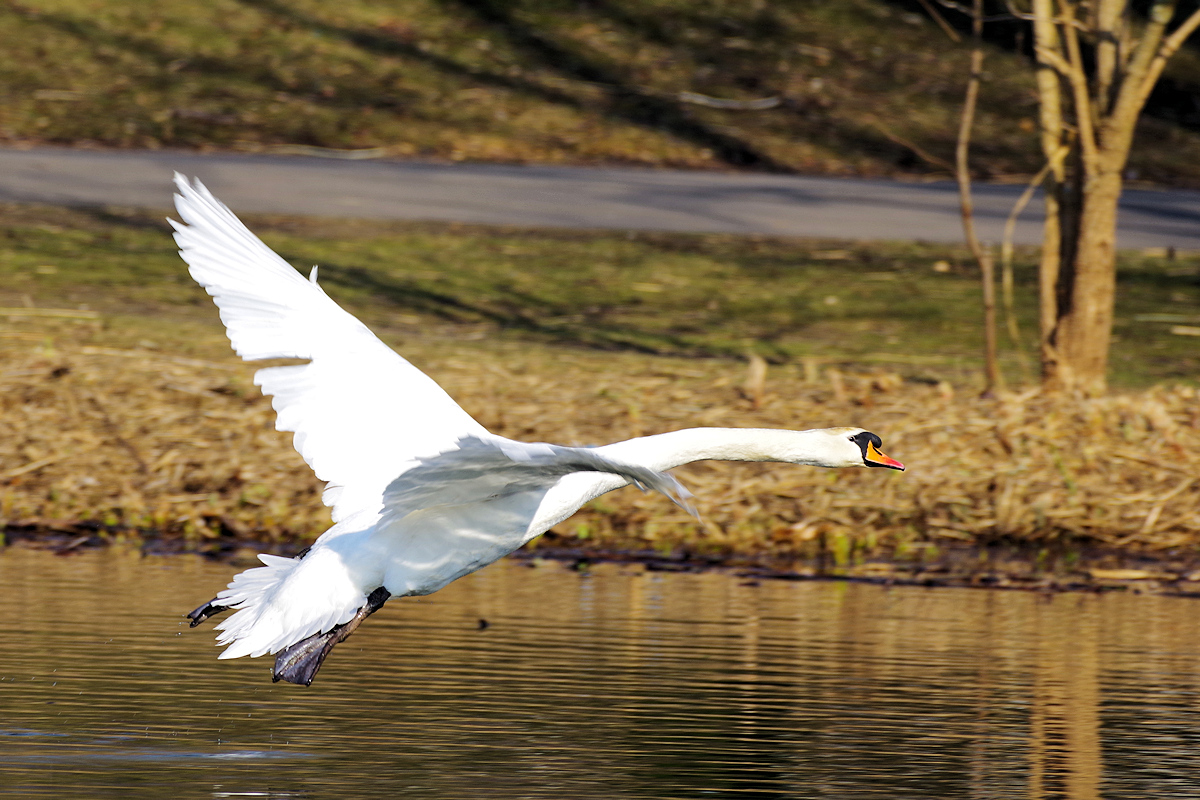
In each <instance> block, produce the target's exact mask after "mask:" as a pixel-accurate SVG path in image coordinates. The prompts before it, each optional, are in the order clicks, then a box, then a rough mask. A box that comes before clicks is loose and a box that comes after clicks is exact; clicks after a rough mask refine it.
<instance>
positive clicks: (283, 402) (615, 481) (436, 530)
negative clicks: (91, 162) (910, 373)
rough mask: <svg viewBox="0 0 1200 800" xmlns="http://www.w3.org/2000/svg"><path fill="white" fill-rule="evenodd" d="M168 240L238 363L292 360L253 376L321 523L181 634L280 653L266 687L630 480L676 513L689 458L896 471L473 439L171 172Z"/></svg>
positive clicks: (667, 448)
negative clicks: (313, 487) (303, 547)
mask: <svg viewBox="0 0 1200 800" xmlns="http://www.w3.org/2000/svg"><path fill="white" fill-rule="evenodd" d="M175 183H176V186H177V187H178V188H179V192H180V194H178V195H176V198H175V200H176V207H177V208H178V211H179V214H180V216H181V217H182V219H183V222H184V223H186V224H179V223H176V222H174V221H172V225H173V226H174V227H175V230H176V233H175V240H176V242H177V243H178V244H179V247H180V253H181V255H182V256H183V258H184V260H185V261H187V263H188V265H189V267H190V270H189V271H190V272H191V275H192V277H193V278H195V279H196V281H197V282H199V283H200V285H201V286H203V287H204V288H205V290H207V291H208V293H209V294H210V295H212V296H213V299H214V300H215V301H216V303H217V306H218V307H219V308H220V312H221V319H222V321H223V322H224V323H225V326H226V328H227V331H228V334H229V338H230V341H231V342H232V344H233V347H234V349H235V350H236V351H237V353H238V354H239V355H240V356H242V357H243V358H245V359H247V360H254V359H265V358H302V359H307V360H308V363H307V364H304V365H301V366H288V367H269V368H267V369H262V370H260V371H259V372H258V373H257V374H256V375H255V383H256V384H258V385H259V386H261V387H262V390H263V392H264V393H265V394H268V395H273V396H274V400H273V406H274V408H275V410H276V412H277V413H278V420H277V423H276V426H277V427H278V428H279V429H280V430H287V431H294V432H295V446H296V449H297V450H298V451H299V452H300V454H301V455H302V456H303V457H304V460H305V461H306V462H308V464H309V465H310V466H311V467H312V468H313V470H314V471H315V472H316V474H317V477H319V478H320V479H322V480H324V481H327V482H328V484H327V487H326V490H325V493H324V495H323V499H324V501H325V503H326V504H327V505H331V506H332V507H333V512H332V514H333V520H334V525H333V527H331V528H330V529H329V530H327V531H326V532H325V533H324V534H322V535H321V537H320V538H319V539H317V541H316V542H315V543H314V544H313V546H312V547H311V548H310V549H309V551H308V552H307V553H306V554H305V555H304V556H303V557H300V558H281V557H277V556H269V555H263V556H259V558H260V559H261V560H262V561H263V563H264V564H265V566H263V567H257V568H254V569H250V570H247V571H245V572H243V573H241V574H240V575H238V576H236V577H235V578H234V580H233V582H232V583H230V584H229V588H227V589H226V590H224V591H222V592H221V593H220V594H219V595H218V596H217V598H216V599H215V600H213V601H212V602H211V603H209V604H206V605H205V606H202V607H200V608H198V609H197V610H196V611H194V612H193V613H192V615H191V616H192V619H193V624H195V623H197V622H200V621H202V620H203V619H206V618H207V617H209V616H211V615H213V614H215V613H218V612H220V611H223V610H225V609H235V610H236V613H234V614H233V616H232V617H230V618H229V619H228V620H226V621H225V622H224V623H223V624H221V625H220V626H218V627H219V629H221V630H222V633H221V635H220V637H219V639H218V641H219V643H221V644H227V645H229V646H228V648H227V649H226V650H225V652H224V653H222V654H221V656H220V657H221V658H237V657H240V656H247V655H248V656H260V655H263V654H266V653H278V652H280V651H284V652H283V653H281V655H280V656H279V659H278V660H277V662H276V679H280V678H283V679H286V680H292V681H294V682H299V683H306V684H307V683H309V682H311V680H312V676H313V675H314V674H315V672H316V670H317V668H319V666H320V664H321V662H322V660H323V659H324V657H325V655H327V654H328V652H329V649H330V648H331V647H332V646H333V645H334V644H336V643H337V642H338V641H341V639H344V638H345V636H347V635H349V633H350V631H352V630H353V629H354V627H356V626H357V625H358V623H360V622H361V621H362V620H363V619H365V617H366V616H367V615H369V614H370V613H371V612H373V611H374V610H375V609H377V608H378V607H379V606H381V605H382V604H383V602H384V601H385V600H386V599H387V597H388V596H390V595H400V596H402V595H424V594H430V593H432V592H436V591H437V590H438V589H440V588H442V587H443V586H445V585H446V584H448V583H450V582H451V581H453V580H456V579H457V578H460V577H462V576H463V575H466V574H468V573H470V572H473V571H475V570H477V569H479V568H480V567H483V566H486V565H487V564H490V563H492V562H493V561H495V560H497V559H499V558H501V557H503V556H504V555H506V554H508V553H511V552H512V551H514V550H516V549H517V548H519V547H521V545H523V544H525V543H526V542H528V541H529V540H530V539H533V538H534V537H536V536H538V535H540V534H542V533H544V532H545V531H547V530H549V529H550V528H551V527H553V526H554V525H556V524H557V523H559V522H561V521H562V520H564V519H566V518H567V517H569V516H570V515H571V514H573V513H574V512H575V511H576V510H577V509H578V508H579V507H580V506H582V505H583V504H584V503H586V502H588V501H589V500H591V499H593V498H596V497H599V496H600V495H602V494H604V493H605V492H609V491H612V490H613V489H617V488H619V487H621V486H626V485H628V484H630V483H635V484H637V485H639V486H642V487H644V488H652V489H655V490H657V491H660V492H662V493H664V494H666V495H667V496H668V497H670V498H671V499H672V500H674V501H675V502H676V503H678V504H679V505H681V506H683V507H684V508H687V509H688V510H689V511H690V510H691V509H690V506H689V505H688V502H687V498H688V497H690V495H689V493H688V492H687V490H686V489H684V488H683V487H682V486H681V485H680V484H679V483H678V482H677V481H676V480H675V479H674V478H673V477H671V476H670V475H668V474H666V472H665V471H666V470H669V469H671V468H672V467H676V466H679V465H681V464H686V463H690V462H692V461H699V460H704V459H720V460H731V461H784V462H790V463H794V464H808V465H813V466H822V467H852V466H859V467H861V466H881V467H890V468H893V469H903V465H901V464H900V463H899V462H897V461H894V460H892V459H890V458H888V457H887V456H885V455H883V454H882V453H880V452H879V451H878V450H877V449H876V448H877V447H878V445H879V437H877V436H875V435H874V434H872V433H868V432H866V431H863V430H862V429H860V428H827V429H821V430H810V431H782V430H755V429H722V428H694V429H690V430H682V431H675V432H672V433H664V434H659V435H657V436H646V437H641V438H638V439H630V440H628V441H624V442H617V443H616V444H610V445H606V446H604V447H596V448H572V447H559V446H555V445H547V444H527V443H524V442H515V441H512V440H510V439H506V438H504V437H501V436H496V435H494V434H491V433H489V432H488V431H487V430H486V429H484V428H483V426H481V425H480V424H479V423H478V422H476V421H475V420H474V419H472V418H471V417H470V416H469V415H468V414H467V413H466V412H465V411H463V410H462V409H461V408H460V407H459V406H458V405H457V404H456V403H455V402H454V401H453V400H452V399H451V398H450V397H449V395H447V394H446V393H445V392H444V391H443V390H442V389H441V388H440V387H439V386H438V385H437V384H436V383H434V382H433V381H432V380H431V379H430V378H429V377H428V376H426V375H425V374H424V373H422V372H420V371H419V370H418V369H417V368H415V367H414V366H412V365H411V364H409V363H408V362H407V361H405V360H404V359H403V358H401V357H400V356H399V355H397V354H396V353H395V352H394V351H393V350H391V349H390V348H388V347H387V346H386V345H384V344H383V343H382V342H380V341H379V340H378V339H377V338H376V337H375V336H374V335H373V334H372V333H371V332H370V331H369V330H368V329H367V328H366V326H364V325H363V324H362V323H361V322H359V321H358V320H357V319H355V318H354V317H353V316H351V315H350V314H349V313H347V312H346V311H344V310H342V309H341V308H340V307H339V306H338V305H337V304H336V303H334V302H333V301H332V300H331V299H330V298H329V297H328V296H327V295H326V294H325V292H324V291H323V290H322V289H321V288H320V287H319V286H318V285H317V283H316V269H315V268H314V270H313V275H312V277H311V280H306V279H305V278H303V277H302V276H301V275H300V274H299V273H298V272H296V270H294V269H293V268H292V267H291V266H290V265H288V264H287V262H285V261H284V260H283V259H281V258H280V257H279V256H277V255H276V254H275V253H274V252H272V251H271V250H270V249H269V248H268V247H267V246H266V245H264V244H263V243H262V242H261V241H260V240H259V239H258V238H257V237H255V236H254V235H253V234H252V233H250V231H249V230H247V229H246V227H245V226H244V225H242V223H241V222H240V221H239V220H238V219H237V217H235V216H234V215H233V213H232V212H230V211H229V209H227V208H226V207H225V206H224V205H223V204H221V203H220V202H219V201H217V200H216V199H215V198H214V197H213V196H212V195H211V194H210V193H209V192H208V190H207V189H205V188H204V187H203V186H202V185H201V184H200V183H199V182H198V181H197V182H196V183H195V185H194V186H193V185H191V184H189V183H188V182H187V181H186V179H184V178H183V177H182V176H180V175H178V174H177V175H176V177H175Z"/></svg>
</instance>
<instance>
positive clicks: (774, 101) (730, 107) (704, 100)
mask: <svg viewBox="0 0 1200 800" xmlns="http://www.w3.org/2000/svg"><path fill="white" fill-rule="evenodd" d="M679 102H681V103H691V104H692V105H697V106H708V107H709V108H721V109H724V110H726V111H765V110H767V109H768V108H775V106H777V105H779V103H780V102H781V101H780V99H779V98H778V97H763V98H760V99H758V100H727V99H725V98H723V97H709V96H708V95H706V94H698V93H696V92H680V93H679Z"/></svg>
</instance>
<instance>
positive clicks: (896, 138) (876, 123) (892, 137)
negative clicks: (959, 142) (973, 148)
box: [867, 117, 954, 172]
mask: <svg viewBox="0 0 1200 800" xmlns="http://www.w3.org/2000/svg"><path fill="white" fill-rule="evenodd" d="M867 124H869V125H870V126H871V127H872V128H874V129H875V130H877V131H879V132H880V133H882V134H883V135H884V138H886V139H888V140H889V141H891V142H895V143H896V144H898V145H900V146H901V147H904V148H907V149H909V150H911V151H912V152H913V153H914V154H915V155H916V156H917V157H918V158H920V159H921V160H922V161H926V162H928V163H930V164H932V165H933V166H935V167H941V168H942V169H944V170H946V171H947V172H954V165H953V164H951V163H950V162H949V161H946V160H945V159H944V158H938V157H937V156H935V155H934V154H933V153H930V152H928V151H926V150H925V149H924V148H922V147H921V146H920V145H918V144H917V143H915V142H910V141H909V140H908V139H905V138H904V137H902V136H900V135H899V134H896V133H893V132H892V131H891V130H889V129H888V127H887V126H886V125H884V124H883V123H882V122H881V121H880V120H878V119H877V118H875V117H867Z"/></svg>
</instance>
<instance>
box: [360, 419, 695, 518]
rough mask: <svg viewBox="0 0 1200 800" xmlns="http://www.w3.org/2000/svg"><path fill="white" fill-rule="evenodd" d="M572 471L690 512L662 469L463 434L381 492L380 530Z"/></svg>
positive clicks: (684, 494)
mask: <svg viewBox="0 0 1200 800" xmlns="http://www.w3.org/2000/svg"><path fill="white" fill-rule="evenodd" d="M575 472H606V473H609V474H613V475H619V476H621V477H623V478H625V480H627V481H628V482H629V483H633V484H635V485H637V486H639V487H641V488H643V489H653V490H654V491H657V492H661V493H662V494H664V495H666V496H667V497H668V498H670V499H671V500H672V501H673V502H674V503H675V504H676V505H678V506H679V507H680V508H683V509H684V510H685V511H687V512H688V513H690V514H693V515H695V513H696V511H695V509H694V508H693V507H692V505H691V503H690V502H689V498H691V496H692V494H691V492H689V491H688V490H687V489H686V488H685V487H684V486H683V484H681V483H680V482H679V481H678V480H676V479H675V478H674V476H672V475H670V474H669V473H666V472H660V471H658V470H654V469H650V468H648V467H643V466H639V465H636V464H628V463H624V462H621V461H617V460H616V459H613V458H609V457H607V456H604V455H602V454H600V453H598V452H596V451H595V450H592V449H589V448H583V447H562V446H559V445H552V444H526V443H524V442H514V441H510V440H507V439H502V438H500V437H497V436H486V437H478V436H464V437H463V438H462V439H460V440H459V441H458V443H457V446H456V447H455V449H453V450H450V451H448V452H445V453H441V454H439V455H437V456H434V457H432V458H422V459H420V460H419V462H418V463H417V464H416V465H415V466H413V467H412V468H410V469H409V470H407V471H406V472H405V473H404V474H402V475H400V476H398V477H397V478H395V479H394V480H392V482H391V483H390V484H389V485H388V487H387V489H386V490H385V491H384V493H383V508H384V511H383V518H382V519H381V520H380V523H379V527H380V528H381V529H383V528H386V527H388V525H389V524H390V523H392V522H396V521H399V520H400V519H402V518H404V517H405V516H407V515H408V514H410V513H412V512H414V511H422V510H425V509H429V508H434V507H437V506H456V505H466V504H469V503H483V502H487V501H489V500H494V499H498V498H502V497H508V496H511V495H513V494H516V493H518V492H525V491H529V490H533V489H549V488H550V487H552V486H554V484H556V483H557V482H558V481H559V479H561V478H563V477H565V476H567V475H570V474H572V473H575Z"/></svg>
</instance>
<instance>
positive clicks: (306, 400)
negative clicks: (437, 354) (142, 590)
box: [170, 173, 485, 520]
mask: <svg viewBox="0 0 1200 800" xmlns="http://www.w3.org/2000/svg"><path fill="white" fill-rule="evenodd" d="M175 185H176V186H177V187H178V189H179V194H177V195H176V196H175V207H176V208H177V209H178V211H179V215H180V217H181V218H182V220H183V223H182V224H181V223H178V222H175V221H174V220H171V221H170V222H171V224H172V226H173V227H174V228H175V241H176V243H177V244H178V245H179V250H180V255H182V256H183V259H184V261H186V262H187V263H188V267H189V270H188V271H189V272H190V273H191V275H192V277H193V278H195V279H196V281H197V282H198V283H199V284H200V285H201V286H203V287H204V289H205V291H207V292H208V293H209V294H210V295H212V298H213V300H214V301H215V302H216V304H217V307H218V308H219V309H220V312H221V321H222V322H224V323H225V328H226V330H227V332H228V334H229V340H230V342H231V343H232V344H233V348H234V350H235V351H236V352H237V353H238V355H240V356H241V357H242V358H244V359H246V360H255V359H264V358H304V359H308V360H309V363H307V364H303V365H300V366H289V367H270V368H267V369H262V370H259V371H258V373H257V374H256V375H255V378H254V381H255V383H256V384H258V385H259V386H261V387H262V390H263V393H264V394H268V395H272V396H273V400H272V405H273V407H274V408H275V411H276V412H277V414H278V418H277V420H276V427H277V428H278V429H279V430H283V431H293V432H295V434H296V435H295V446H296V450H297V451H299V453H300V455H301V456H303V457H304V460H305V461H306V462H307V463H308V464H309V466H311V467H312V468H313V470H314V471H315V472H316V474H317V477H318V478H320V479H321V480H324V481H328V482H329V486H328V487H327V488H326V491H325V496H324V499H325V502H326V504H328V505H332V506H333V507H334V508H333V516H334V519H335V520H339V519H343V518H345V517H346V516H348V515H349V514H351V513H353V512H355V511H358V510H364V509H368V507H370V506H372V504H374V509H373V510H378V503H379V498H380V496H381V493H382V491H383V489H384V487H386V486H387V484H388V483H389V482H390V481H392V480H393V479H394V478H395V477H396V476H397V475H399V474H400V473H402V472H403V471H404V470H405V469H406V468H408V467H409V466H412V465H413V464H415V463H416V459H417V458H419V457H422V456H432V455H435V454H437V453H440V452H443V451H445V450H448V449H451V448H453V447H454V443H455V442H456V441H457V440H458V439H459V438H461V437H462V436H464V435H469V434H483V433H485V431H484V429H483V427H482V426H481V425H479V423H477V422H476V421H475V420H473V419H472V418H471V417H470V415H468V414H467V413H466V412H465V411H463V410H462V409H461V408H460V407H459V406H458V405H457V404H456V403H455V402H454V401H453V400H452V399H451V398H450V396H449V395H447V394H446V392H445V391H443V390H442V388H441V387H439V386H438V385H437V384H436V383H434V381H433V380H432V379H430V378H429V377H428V376H427V375H425V374H424V373H422V372H421V371H420V370H418V369H417V368H416V367H414V366H413V365H412V364H410V363H408V362H407V361H405V360H404V359H403V358H401V357H400V356H399V355H397V354H396V353H395V351H393V350H392V349H391V348H389V347H388V346H387V345H385V344H384V343H383V342H381V341H379V339H378V338H376V337H375V335H374V334H373V333H371V331H370V330H368V329H367V327H366V326H365V325H363V324H362V323H361V322H359V321H358V319H356V318H355V317H354V316H353V315H351V314H349V313H348V312H346V311H345V310H343V309H342V308H341V307H340V306H338V305H337V303H335V302H334V301H333V300H331V299H330V298H329V296H328V295H326V294H325V292H324V290H323V289H321V287H320V286H318V285H317V283H316V281H315V274H314V276H313V277H314V279H313V280H308V279H305V278H304V277H303V276H302V275H300V273H298V272H297V271H296V270H295V269H293V268H292V267H291V265H289V264H288V263H287V262H286V261H284V260H283V259H282V258H280V257H279V256H278V255H276V254H275V253H274V252H273V251H272V250H271V249H270V248H269V247H267V246H266V245H265V244H263V242H262V241H261V240H259V238H258V237H257V236H255V235H254V234H253V233H251V232H250V231H249V230H248V229H247V228H246V226H245V225H243V224H242V223H241V221H240V220H238V218H237V217H236V216H234V214H233V212H231V211H230V210H229V209H228V208H226V207H225V205H224V204H223V203H221V202H220V201H219V200H217V199H216V198H215V197H213V196H212V194H211V193H210V192H209V191H208V190H207V189H206V188H205V187H204V186H203V184H201V183H200V182H199V181H195V183H194V184H190V183H188V181H187V179H186V178H184V177H183V176H182V175H179V174H178V173H176V175H175Z"/></svg>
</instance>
